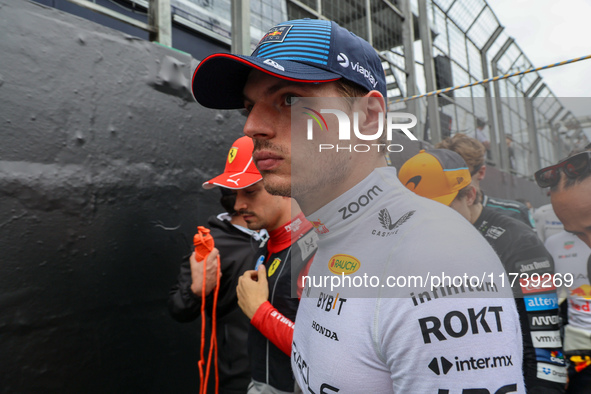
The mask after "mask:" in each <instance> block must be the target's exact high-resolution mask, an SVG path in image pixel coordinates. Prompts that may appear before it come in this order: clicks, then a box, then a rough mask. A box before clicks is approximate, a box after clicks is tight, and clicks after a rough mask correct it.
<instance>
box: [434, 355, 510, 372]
mask: <svg viewBox="0 0 591 394" xmlns="http://www.w3.org/2000/svg"><path fill="white" fill-rule="evenodd" d="M512 365H513V360H512V356H509V355H507V356H491V357H480V358H474V357H470V358H468V359H465V360H461V359H460V358H459V357H454V359H453V361H450V360H448V359H447V358H445V357H439V359H437V357H433V359H432V360H431V362H430V363H429V365H428V367H429V369H430V370H431V371H433V372H434V373H435V374H436V375H447V373H448V372H449V371H450V370H451V369H454V370H455V371H456V372H464V371H472V370H478V369H487V368H501V367H509V366H512ZM440 366H441V367H440ZM454 367H455V368H454Z"/></svg>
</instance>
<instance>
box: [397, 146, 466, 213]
mask: <svg viewBox="0 0 591 394" xmlns="http://www.w3.org/2000/svg"><path fill="white" fill-rule="evenodd" d="M398 179H400V181H401V182H402V184H403V185H404V186H406V187H407V188H408V189H409V190H412V191H413V192H415V193H416V194H418V195H419V196H423V197H427V198H429V199H431V200H435V201H437V202H440V203H442V204H445V205H450V204H451V202H452V201H453V200H454V198H456V196H457V195H458V191H460V189H463V188H464V187H466V186H468V185H469V184H470V182H471V180H472V178H471V176H470V171H469V170H468V166H467V165H466V162H465V161H464V159H463V158H462V156H460V155H459V154H457V153H456V152H453V151H451V150H448V149H432V150H429V151H428V152H426V151H425V150H424V149H423V150H421V151H420V152H419V153H418V154H417V155H415V156H413V157H411V158H410V159H408V160H407V161H406V163H404V164H403V165H402V167H400V171H399V172H398Z"/></svg>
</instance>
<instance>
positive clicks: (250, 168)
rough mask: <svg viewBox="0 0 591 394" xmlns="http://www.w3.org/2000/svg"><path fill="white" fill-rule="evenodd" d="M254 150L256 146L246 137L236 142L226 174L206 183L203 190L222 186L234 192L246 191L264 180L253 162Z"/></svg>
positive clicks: (227, 160)
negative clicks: (245, 189)
mask: <svg viewBox="0 0 591 394" xmlns="http://www.w3.org/2000/svg"><path fill="white" fill-rule="evenodd" d="M253 148H254V144H253V143H252V139H251V138H250V137H246V136H245V137H241V138H238V139H237V140H236V141H234V144H232V147H231V148H230V151H229V152H228V158H227V159H226V168H225V169H224V172H223V173H222V174H221V175H218V176H216V177H215V178H213V179H210V180H209V181H207V182H204V183H203V185H202V186H203V188H204V189H212V188H214V187H216V186H221V187H226V188H228V189H234V190H236V189H244V188H245V187H249V186H250V185H254V184H255V183H257V182H258V181H260V180H261V179H263V177H262V176H261V174H260V172H259V170H257V168H256V167H255V165H254V161H253V160H252V150H253Z"/></svg>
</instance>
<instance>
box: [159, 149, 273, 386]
mask: <svg viewBox="0 0 591 394" xmlns="http://www.w3.org/2000/svg"><path fill="white" fill-rule="evenodd" d="M249 145H250V146H249ZM251 152H252V141H251V140H250V138H247V137H242V138H241V139H239V140H238V141H236V142H235V143H234V144H233V146H232V148H231V149H230V152H229V154H228V160H227V162H226V169H225V171H224V173H223V174H222V175H220V176H219V177H216V178H214V179H212V180H210V181H208V182H205V183H204V185H203V186H204V188H213V187H215V186H219V187H220V190H221V191H222V198H221V200H220V202H221V203H222V206H223V207H224V208H225V209H226V211H227V213H222V214H220V215H217V216H211V217H210V218H209V219H208V225H207V227H208V228H209V229H210V230H211V235H212V237H213V238H214V242H215V248H216V249H217V250H218V251H219V256H220V264H221V274H222V276H221V278H220V290H219V296H218V303H217V329H216V331H217V332H216V335H217V341H218V347H219V351H218V369H219V377H220V393H229V394H234V393H236V394H237V393H244V392H246V390H247V386H248V384H249V383H250V379H251V371H250V362H249V356H248V353H247V346H246V342H247V338H248V329H249V326H250V324H249V319H248V318H247V317H246V316H245V315H244V314H243V313H242V311H241V310H240V308H239V307H238V303H237V297H236V286H237V284H238V278H239V277H240V276H242V274H243V273H244V272H245V271H247V270H249V269H252V268H253V267H254V266H255V262H256V257H257V256H258V255H259V254H261V253H263V252H264V249H260V247H262V246H263V245H262V244H264V242H265V241H266V239H267V238H268V234H267V232H266V231H265V230H263V231H261V232H258V231H254V230H249V229H248V228H246V226H247V224H246V222H245V221H244V219H243V218H242V215H241V214H239V213H238V212H236V211H235V210H234V204H235V201H236V194H235V192H234V191H232V189H233V188H238V187H247V186H250V185H252V184H254V183H257V182H259V181H260V180H261V175H260V174H259V172H258V171H257V170H256V168H255V167H254V164H252V160H249V158H250V155H251ZM236 174H239V175H238V176H235V175H236ZM238 178H240V179H238ZM212 185H213V186H212ZM257 253H258V254H257ZM215 256H217V252H212V253H211V254H210V258H209V261H208V272H209V273H213V275H208V281H207V286H206V293H207V294H206V297H208V298H207V299H206V302H207V303H206V305H207V308H208V309H207V312H208V314H209V315H211V310H212V294H211V293H212V290H213V288H214V287H215V284H216V283H215V272H216V270H217V260H216V259H215ZM201 264H202V263H198V262H197V261H195V258H194V257H193V254H191V255H188V256H187V257H186V258H185V259H184V260H183V262H182V264H181V267H180V273H179V276H178V281H177V283H176V284H175V285H174V286H173V288H172V289H171V290H170V295H169V299H168V309H169V311H170V314H171V316H172V317H173V318H174V319H175V320H177V321H179V322H191V321H193V320H195V319H196V318H197V317H199V316H200V313H201V296H202V294H201V291H202V287H201V286H202V281H203V277H202V274H203V270H202V267H203V266H202V265H201Z"/></svg>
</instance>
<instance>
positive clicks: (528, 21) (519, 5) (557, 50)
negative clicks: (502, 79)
mask: <svg viewBox="0 0 591 394" xmlns="http://www.w3.org/2000/svg"><path fill="white" fill-rule="evenodd" d="M488 4H489V5H490V7H491V8H492V10H493V11H494V13H495V14H496V15H497V17H498V18H499V21H500V22H501V25H503V26H504V27H505V33H506V34H507V35H509V36H511V37H513V38H515V41H516V42H517V44H518V45H519V47H520V48H521V50H522V51H523V52H524V53H525V54H526V56H527V57H528V58H529V60H530V61H531V62H532V63H533V65H534V66H535V67H541V66H545V65H548V64H553V63H557V62H560V61H563V60H569V59H573V58H577V57H581V56H586V55H591V0H560V1H559V0H488ZM540 75H541V76H542V78H543V79H544V81H545V82H546V84H547V85H548V86H549V87H550V89H551V90H552V91H553V92H554V94H555V95H556V96H557V97H584V98H582V99H577V100H572V99H571V100H564V101H563V103H564V104H565V105H567V106H570V107H571V108H570V109H571V111H572V112H573V113H574V114H575V115H576V116H584V115H591V59H588V60H582V61H580V62H577V63H573V64H569V65H565V66H560V67H555V68H552V69H549V70H545V71H541V72H540Z"/></svg>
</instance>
